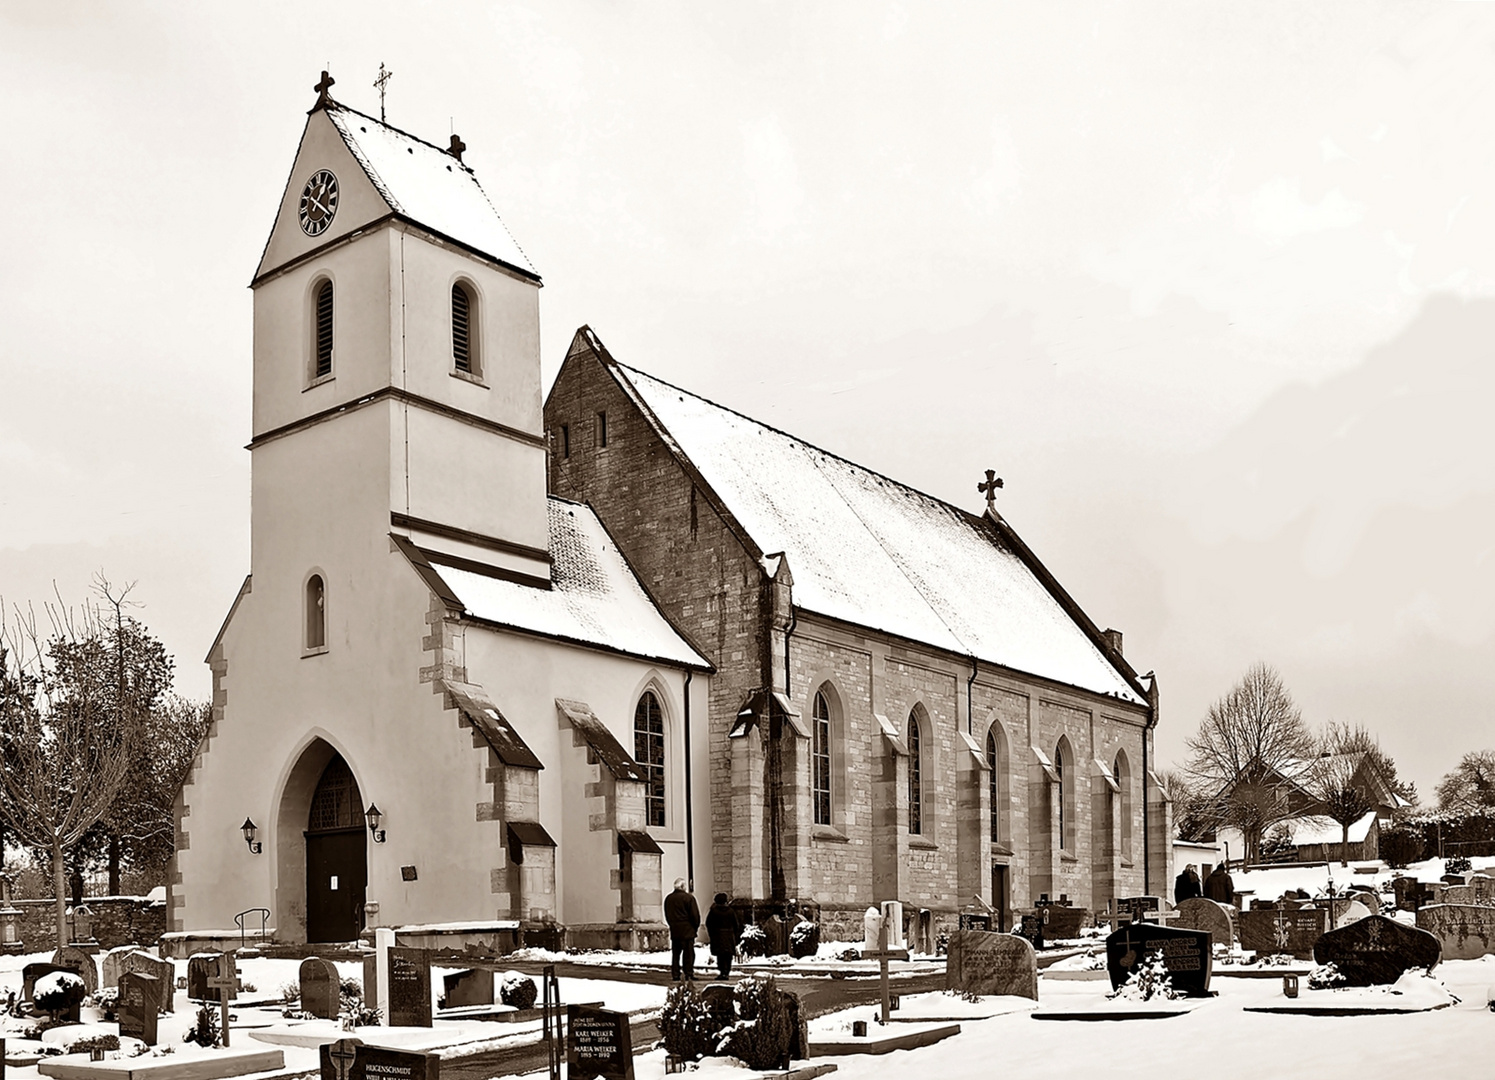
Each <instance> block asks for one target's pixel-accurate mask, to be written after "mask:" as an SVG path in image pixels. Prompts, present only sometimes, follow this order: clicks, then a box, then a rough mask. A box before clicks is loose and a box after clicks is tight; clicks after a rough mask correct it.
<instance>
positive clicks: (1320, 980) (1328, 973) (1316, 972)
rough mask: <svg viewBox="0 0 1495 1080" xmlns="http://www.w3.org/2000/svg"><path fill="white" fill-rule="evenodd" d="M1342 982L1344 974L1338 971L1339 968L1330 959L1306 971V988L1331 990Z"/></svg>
mask: <svg viewBox="0 0 1495 1080" xmlns="http://www.w3.org/2000/svg"><path fill="white" fill-rule="evenodd" d="M1343 982H1344V976H1343V975H1341V974H1340V973H1339V968H1338V966H1336V965H1335V964H1334V962H1333V961H1332V960H1331V961H1330V962H1329V963H1327V964H1323V965H1321V966H1319V967H1316V968H1314V969H1313V970H1312V971H1310V972H1309V973H1308V989H1310V990H1331V989H1333V988H1334V987H1336V986H1338V985H1339V984H1341V983H1343Z"/></svg>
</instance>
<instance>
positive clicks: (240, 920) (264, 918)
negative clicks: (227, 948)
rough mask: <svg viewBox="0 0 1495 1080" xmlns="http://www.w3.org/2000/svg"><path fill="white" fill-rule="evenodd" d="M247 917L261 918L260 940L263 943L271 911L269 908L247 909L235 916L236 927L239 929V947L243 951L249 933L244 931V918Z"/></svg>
mask: <svg viewBox="0 0 1495 1080" xmlns="http://www.w3.org/2000/svg"><path fill="white" fill-rule="evenodd" d="M246 915H258V916H259V917H260V940H261V941H263V940H264V939H265V926H266V924H267V923H268V922H269V921H270V909H269V908H267V907H252V908H245V909H244V910H243V911H241V912H239V913H238V914H237V915H235V916H234V925H235V926H237V927H238V928H239V947H240V948H241V949H242V948H243V947H244V942H245V939H246V937H247V935H248V933H249V932H248V931H247V930H245V929H244V916H246Z"/></svg>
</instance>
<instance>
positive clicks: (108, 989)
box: [93, 986, 119, 1023]
mask: <svg viewBox="0 0 1495 1080" xmlns="http://www.w3.org/2000/svg"><path fill="white" fill-rule="evenodd" d="M93 1003H94V1004H95V1005H97V1006H98V1007H99V1012H101V1013H102V1014H103V1016H104V1019H105V1020H106V1021H108V1022H109V1023H113V1022H114V1020H115V1013H116V1012H117V1011H118V1009H119V987H117V986H105V987H101V988H100V989H99V991H98V993H96V994H94V996H93Z"/></svg>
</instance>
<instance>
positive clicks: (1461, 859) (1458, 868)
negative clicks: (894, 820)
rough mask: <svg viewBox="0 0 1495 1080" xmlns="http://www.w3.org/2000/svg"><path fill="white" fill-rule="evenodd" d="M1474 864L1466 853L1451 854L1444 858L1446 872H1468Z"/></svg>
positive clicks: (1444, 870)
mask: <svg viewBox="0 0 1495 1080" xmlns="http://www.w3.org/2000/svg"><path fill="white" fill-rule="evenodd" d="M1472 865H1473V864H1472V863H1471V862H1470V861H1469V859H1468V858H1467V857H1466V856H1464V855H1451V856H1449V857H1448V858H1446V859H1444V860H1443V872H1444V873H1445V874H1467V873H1469V870H1470V867H1471V866H1472Z"/></svg>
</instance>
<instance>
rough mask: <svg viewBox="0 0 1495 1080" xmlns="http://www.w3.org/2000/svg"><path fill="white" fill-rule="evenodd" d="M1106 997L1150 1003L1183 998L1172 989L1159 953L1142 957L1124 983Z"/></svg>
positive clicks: (1161, 955)
mask: <svg viewBox="0 0 1495 1080" xmlns="http://www.w3.org/2000/svg"><path fill="white" fill-rule="evenodd" d="M1106 996H1107V997H1109V998H1113V999H1114V998H1123V999H1125V1000H1127V1001H1151V1000H1153V999H1154V998H1162V999H1164V1000H1169V1001H1171V1000H1172V999H1174V998H1178V997H1183V995H1182V994H1180V993H1179V992H1178V991H1177V990H1175V989H1173V979H1172V978H1171V977H1170V976H1169V974H1168V967H1167V965H1166V964H1164V963H1163V954H1162V953H1160V952H1152V953H1149V954H1148V955H1147V956H1145V957H1143V959H1142V962H1141V963H1140V964H1138V965H1137V968H1136V970H1135V971H1133V972H1132V973H1131V975H1130V976H1128V977H1127V980H1126V982H1124V983H1122V984H1121V985H1120V986H1119V987H1117V988H1116V990H1114V991H1113V992H1112V993H1110V994H1107V995H1106Z"/></svg>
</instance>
